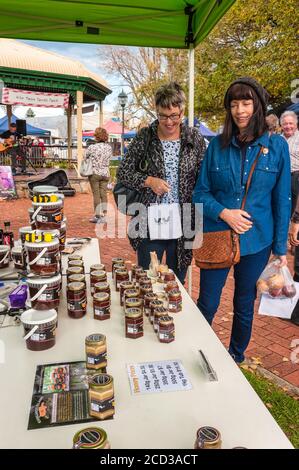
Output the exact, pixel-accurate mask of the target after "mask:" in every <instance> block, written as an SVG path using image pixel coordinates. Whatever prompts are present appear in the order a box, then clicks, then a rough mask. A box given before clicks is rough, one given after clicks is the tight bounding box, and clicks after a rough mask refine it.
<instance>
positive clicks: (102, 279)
mask: <svg viewBox="0 0 299 470" xmlns="http://www.w3.org/2000/svg"><path fill="white" fill-rule="evenodd" d="M90 292H91V294H92V296H93V317H94V319H95V320H108V319H109V318H110V314H111V292H110V285H109V283H108V280H107V272H106V267H105V265H104V264H93V265H92V266H90Z"/></svg>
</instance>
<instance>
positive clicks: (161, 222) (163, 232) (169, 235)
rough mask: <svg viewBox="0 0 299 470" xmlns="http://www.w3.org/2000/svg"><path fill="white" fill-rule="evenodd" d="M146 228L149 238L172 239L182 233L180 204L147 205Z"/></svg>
mask: <svg viewBox="0 0 299 470" xmlns="http://www.w3.org/2000/svg"><path fill="white" fill-rule="evenodd" d="M148 229H149V235H150V239H151V240H174V239H177V238H180V237H181V236H182V234H183V232H182V224H181V210H180V205H179V204H177V203H175V204H153V205H151V206H149V207H148Z"/></svg>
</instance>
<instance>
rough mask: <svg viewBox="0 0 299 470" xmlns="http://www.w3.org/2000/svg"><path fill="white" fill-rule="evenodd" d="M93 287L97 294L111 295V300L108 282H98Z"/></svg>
mask: <svg viewBox="0 0 299 470" xmlns="http://www.w3.org/2000/svg"><path fill="white" fill-rule="evenodd" d="M93 287H94V293H95V294H98V293H99V292H106V293H107V294H109V298H110V294H111V290H110V286H109V284H108V282H97V283H96V284H95V285H94V286H93Z"/></svg>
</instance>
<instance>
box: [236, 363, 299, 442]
mask: <svg viewBox="0 0 299 470" xmlns="http://www.w3.org/2000/svg"><path fill="white" fill-rule="evenodd" d="M241 370H242V372H243V374H244V375H245V377H246V379H247V380H248V381H249V383H250V385H251V386H252V388H253V389H254V390H255V392H256V393H257V395H258V396H259V397H260V399H261V400H262V401H263V402H264V404H265V406H267V408H268V409H269V411H270V413H271V414H272V416H273V418H274V419H275V421H276V422H277V423H278V425H279V426H280V427H281V429H282V430H283V432H284V433H285V434H286V436H287V437H288V439H289V440H290V441H291V443H292V444H293V446H294V447H295V448H299V426H298V423H299V401H298V400H296V399H295V398H293V397H291V396H289V395H287V394H286V393H285V392H284V391H283V390H282V389H280V388H278V387H277V386H276V385H274V384H273V383H271V382H269V380H266V379H265V378H263V377H260V376H259V375H256V374H253V373H251V372H249V371H245V370H243V369H241ZM297 398H298V397H297Z"/></svg>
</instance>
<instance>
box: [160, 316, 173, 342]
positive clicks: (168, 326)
mask: <svg viewBox="0 0 299 470" xmlns="http://www.w3.org/2000/svg"><path fill="white" fill-rule="evenodd" d="M158 338H159V341H160V343H171V342H172V341H174V338H175V332H174V323H173V318H172V317H171V316H169V315H165V317H160V318H159V329H158Z"/></svg>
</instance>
